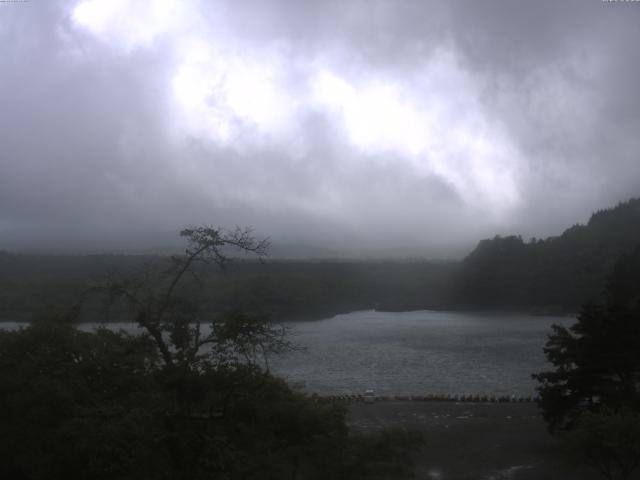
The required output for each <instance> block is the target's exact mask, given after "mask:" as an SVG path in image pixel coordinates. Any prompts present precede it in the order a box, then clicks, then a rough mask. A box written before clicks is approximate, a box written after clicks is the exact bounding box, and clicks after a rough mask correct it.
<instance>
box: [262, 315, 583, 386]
mask: <svg viewBox="0 0 640 480" xmlns="http://www.w3.org/2000/svg"><path fill="white" fill-rule="evenodd" d="M573 321H574V320H573V319H571V318H561V317H540V316H527V315H519V314H486V313H482V314H480V313H469V312H465V313H460V312H434V311H415V312H402V313H386V312H375V311H363V312H353V313H349V314H346V315H337V316H335V317H333V318H330V319H326V320H320V321H314V322H294V323H292V324H290V325H291V332H290V336H291V339H292V340H293V341H294V342H295V343H296V344H297V345H300V346H303V347H305V350H304V351H302V352H294V353H291V354H288V355H286V356H285V357H282V358H278V359H274V360H273V362H272V369H273V370H274V371H276V372H277V373H279V374H281V375H282V376H284V377H286V378H287V379H288V380H290V381H291V382H296V383H300V384H301V385H303V387H304V389H305V390H307V391H311V392H318V393H321V394H352V393H360V392H362V391H364V390H365V389H374V390H375V391H376V393H379V394H415V395H422V394H427V393H445V394H465V393H474V394H475V393H479V394H493V395H502V394H507V395H533V394H535V385H536V384H535V382H534V381H533V380H532V379H531V373H533V372H538V371H541V370H544V369H546V368H547V367H548V364H546V362H545V358H544V354H543V351H542V349H543V347H544V344H545V341H546V337H547V334H548V333H549V331H550V326H551V324H552V323H562V324H571V323H573Z"/></svg>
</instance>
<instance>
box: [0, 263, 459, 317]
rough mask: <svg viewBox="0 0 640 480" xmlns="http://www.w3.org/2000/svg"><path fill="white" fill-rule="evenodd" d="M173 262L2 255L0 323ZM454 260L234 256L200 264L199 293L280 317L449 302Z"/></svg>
mask: <svg viewBox="0 0 640 480" xmlns="http://www.w3.org/2000/svg"><path fill="white" fill-rule="evenodd" d="M169 264H170V259H169V258H168V257H143V256H135V255H131V256H127V255H89V256H34V255H16V254H10V253H0V321H7V320H14V321H15V320H18V321H21V320H30V319H32V318H34V316H35V317H37V316H39V315H47V314H50V312H52V311H58V312H60V313H63V312H64V311H65V309H68V308H69V307H71V305H73V304H74V302H76V301H77V299H78V298H79V296H80V294H81V293H82V292H83V291H84V290H86V289H87V288H89V287H90V286H92V285H93V284H95V283H96V282H100V281H101V280H102V279H104V278H105V276H107V275H114V274H115V275H118V276H124V277H126V276H127V275H132V274H136V273H137V274H140V272H144V271H145V269H148V268H155V269H159V270H162V269H163V268H166V267H168V266H169ZM456 265H457V264H455V263H452V262H426V261H412V262H409V261H393V262H391V261H389V262H387V261H357V262H356V261H353V262H349V261H284V260H277V259H268V258H267V259H266V260H265V261H263V262H260V261H234V262H232V263H231V264H229V265H228V266H227V268H226V269H225V271H224V272H221V271H220V270H218V269H217V268H214V267H205V266H200V270H199V271H198V280H199V281H202V282H204V288H202V289H200V288H197V289H196V288H194V291H195V290H198V291H201V292H202V293H201V295H202V298H201V299H200V304H202V305H203V306H204V308H205V309H206V311H207V313H210V314H216V313H223V312H226V311H229V310H242V311H252V312H259V313H268V314H271V315H272V316H273V317H274V318H278V319H306V318H319V317H323V316H331V315H334V314H337V313H344V312H349V311H352V310H361V309H373V308H377V309H382V310H414V309H424V308H444V307H446V306H448V305H449V304H450V298H449V295H450V292H451V282H452V279H453V276H454V270H455V268H456ZM191 280H192V282H195V279H191ZM191 285H192V286H194V284H193V283H192V284H191ZM185 288H186V289H188V288H189V284H187V286H186V287H185ZM185 293H186V292H185ZM90 308H91V309H92V312H90V316H91V317H92V318H96V319H98V317H99V316H100V311H99V310H100V305H91V306H90ZM111 319H112V320H116V319H117V318H115V317H112V318H111Z"/></svg>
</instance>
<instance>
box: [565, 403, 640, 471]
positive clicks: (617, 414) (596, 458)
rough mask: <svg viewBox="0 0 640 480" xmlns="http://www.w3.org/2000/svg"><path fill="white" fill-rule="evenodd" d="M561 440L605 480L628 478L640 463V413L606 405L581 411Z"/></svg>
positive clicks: (574, 454)
mask: <svg viewBox="0 0 640 480" xmlns="http://www.w3.org/2000/svg"><path fill="white" fill-rule="evenodd" d="M561 440H562V445H563V446H564V447H565V448H566V449H567V450H568V452H569V454H570V455H571V456H573V457H574V458H576V459H577V460H578V461H581V462H584V463H586V464H587V465H589V466H590V467H592V468H594V469H595V470H597V471H598V472H599V473H600V474H601V475H602V476H604V477H605V478H606V479H607V480H625V479H628V478H629V477H630V476H631V475H632V473H633V472H634V470H635V469H636V468H637V467H638V465H640V413H638V412H633V411H630V410H626V409H622V410H618V411H614V410H609V409H607V408H602V409H600V410H598V411H595V412H591V411H589V412H584V413H583V414H582V415H581V416H580V418H579V419H578V420H577V422H576V424H575V425H574V427H573V428H572V429H571V430H568V431H566V432H563V434H562V435H561Z"/></svg>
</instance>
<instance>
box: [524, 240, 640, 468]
mask: <svg viewBox="0 0 640 480" xmlns="http://www.w3.org/2000/svg"><path fill="white" fill-rule="evenodd" d="M545 353H546V355H547V358H548V359H549V361H550V362H551V363H552V364H553V366H554V369H553V370H552V371H547V372H542V373H539V374H536V375H534V378H536V379H537V380H538V381H540V382H541V386H540V387H539V392H540V402H539V405H540V407H541V409H542V413H543V416H544V418H545V420H546V421H547V422H548V425H549V428H550V429H551V430H552V431H556V432H558V431H559V432H561V438H562V439H563V441H564V443H565V445H566V446H568V447H569V449H570V450H572V451H573V452H574V453H575V452H577V453H578V454H579V456H580V457H581V458H583V459H584V460H585V461H586V462H587V463H588V464H589V465H591V466H593V467H594V468H596V469H597V470H598V471H599V472H600V473H601V474H602V475H603V476H605V477H606V478H608V479H610V480H614V479H626V478H629V477H630V475H631V474H632V473H633V472H634V470H635V469H636V467H637V466H638V465H640V248H637V249H636V250H635V251H634V252H633V253H631V254H626V255H623V256H622V257H620V259H619V260H618V262H617V263H616V266H615V268H614V271H613V274H612V275H611V277H610V279H609V282H608V288H607V294H606V300H605V302H604V303H603V304H587V305H585V306H584V307H583V308H582V310H581V312H580V314H579V316H578V321H577V323H576V324H574V325H573V326H571V327H570V328H566V327H563V326H559V325H554V326H553V333H552V334H551V335H550V336H549V341H548V342H547V346H546V348H545Z"/></svg>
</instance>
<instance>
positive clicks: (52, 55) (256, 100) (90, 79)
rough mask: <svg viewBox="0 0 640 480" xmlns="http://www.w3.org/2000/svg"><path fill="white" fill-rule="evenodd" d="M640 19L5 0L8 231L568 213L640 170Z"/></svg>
mask: <svg viewBox="0 0 640 480" xmlns="http://www.w3.org/2000/svg"><path fill="white" fill-rule="evenodd" d="M639 22H640V5H638V4H633V3H606V2H599V1H593V2H588V1H587V2H584V1H583V2H577V1H576V2H573V1H566V2H526V3H524V2H517V3H516V2H506V1H504V2H502V1H495V2H466V1H465V2H462V1H459V2H422V1H420V2H418V1H406V2H391V1H366V2H365V1H356V0H352V1H328V2H299V1H293V0H272V1H263V2H249V1H240V2H226V1H221V2H204V1H203V2H199V1H189V2H173V1H163V0H150V1H149V2H124V1H120V0H108V1H99V0H90V1H72V0H68V1H58V2H53V1H52V2H46V3H45V2H29V3H28V4H11V5H10V4H6V5H1V6H0V40H1V42H0V58H1V60H2V63H1V65H2V66H1V67H0V68H1V69H2V70H1V74H0V145H2V153H1V157H0V168H1V169H2V171H1V173H2V174H1V175H0V232H1V234H2V239H1V242H0V247H3V246H4V247H5V248H6V247H9V248H16V247H19V246H23V247H25V248H26V247H34V248H48V247H51V248H56V247H61V248H64V247H67V248H77V249H80V248H83V249H91V248H95V249H108V248H125V247H134V246H137V247H140V246H141V245H143V244H148V245H152V246H153V247H155V246H157V247H162V246H164V245H167V244H170V243H172V242H173V241H174V240H173V239H174V238H175V233H174V232H175V231H177V229H179V228H180V227H182V226H184V225H187V224H194V223H214V224H222V225H229V226H232V225H234V224H252V225H254V226H255V228H256V230H257V231H258V232H260V233H263V234H265V235H271V236H272V237H273V238H274V240H275V241H276V242H278V241H281V242H282V243H287V242H289V243H291V242H300V243H305V244H314V245H322V246H324V248H325V250H323V251H332V252H340V251H342V252H349V253H353V252H355V251H357V250H358V249H359V248H360V247H361V248H362V250H370V251H373V250H374V249H375V250H377V251H382V250H384V251H391V250H393V249H394V248H395V249H400V250H402V251H406V252H409V251H410V250H409V249H411V253H414V252H416V251H419V250H420V249H422V251H423V252H426V253H430V254H439V253H443V252H444V250H443V249H442V248H441V246H442V245H447V244H448V245H451V247H452V248H451V251H454V250H455V251H457V250H456V249H455V248H454V247H457V248H459V247H460V245H466V244H472V243H473V242H475V240H477V238H479V237H480V236H484V235H492V234H493V233H509V232H522V233H524V234H526V235H536V236H541V235H547V234H553V233H558V232H559V231H560V229H561V228H562V227H563V226H566V225H567V224H572V223H574V222H576V221H580V220H582V221H584V220H586V218H587V216H588V214H589V212H590V211H592V210H594V209H596V208H600V207H603V206H606V205H609V204H612V203H615V202H617V201H620V200H624V199H626V198H627V197H630V196H633V195H638V192H639V190H640V189H639V188H638V187H639V186H640V167H639V164H640V162H639V160H640V159H639V158H638V152H639V150H640V140H638V136H637V135H636V133H635V132H637V131H638V128H640V97H639V96H638V92H637V86H636V82H637V79H638V77H639V74H640V71H639V69H640V59H639V58H638V50H637V45H638V41H639V40H640V34H639V33H638V32H639V31H640V29H638V28H637V25H638V23H639ZM436 247H437V248H436ZM326 249H329V250H326Z"/></svg>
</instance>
